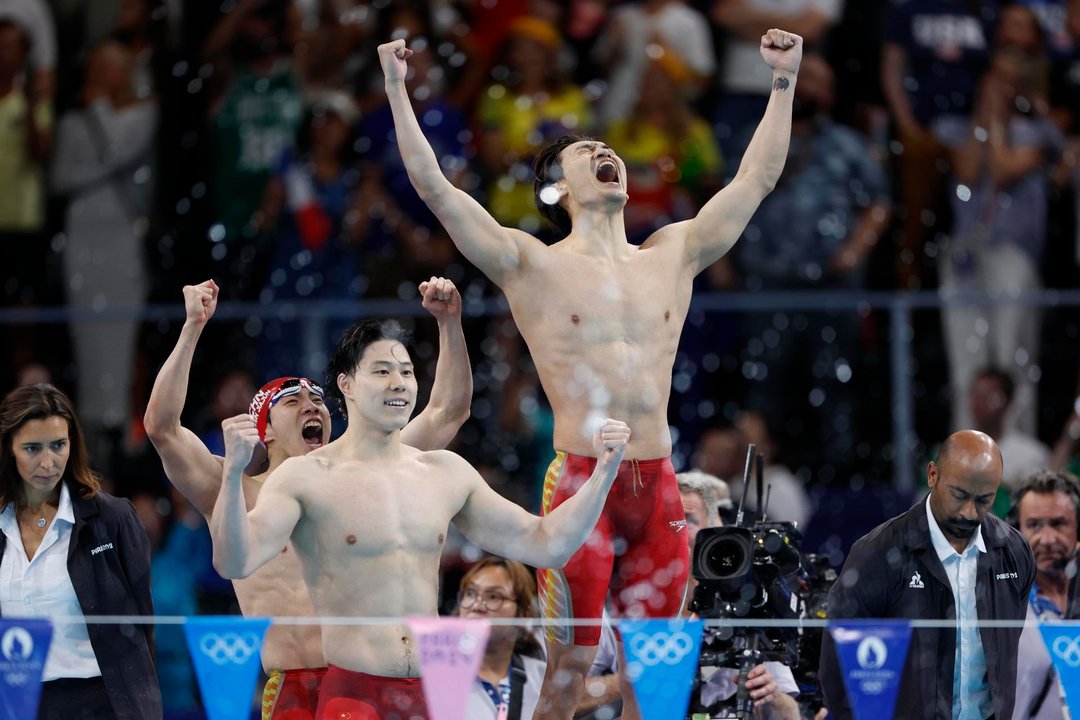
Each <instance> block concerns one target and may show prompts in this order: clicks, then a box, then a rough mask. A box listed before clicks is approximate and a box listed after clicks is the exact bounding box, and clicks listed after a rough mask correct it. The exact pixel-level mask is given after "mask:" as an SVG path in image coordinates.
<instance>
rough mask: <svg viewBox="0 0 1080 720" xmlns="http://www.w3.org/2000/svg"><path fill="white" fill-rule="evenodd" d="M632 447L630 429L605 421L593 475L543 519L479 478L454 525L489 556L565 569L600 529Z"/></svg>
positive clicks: (596, 441) (596, 438)
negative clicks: (598, 525)
mask: <svg viewBox="0 0 1080 720" xmlns="http://www.w3.org/2000/svg"><path fill="white" fill-rule="evenodd" d="M629 441H630V428H629V427H628V426H627V425H626V424H625V423H622V422H619V421H618V420H605V421H604V423H603V425H602V426H601V428H600V429H599V430H598V431H597V432H596V435H595V436H594V438H593V447H594V449H595V450H596V455H597V457H598V458H599V460H597V462H596V468H595V469H594V470H593V474H592V475H591V476H590V477H589V479H588V480H586V481H585V483H584V484H583V485H582V486H581V489H580V490H578V491H577V492H576V493H575V494H574V495H573V497H571V498H569V499H568V500H566V502H564V503H563V504H561V505H559V507H557V508H555V509H554V510H552V511H551V512H550V513H548V514H547V515H545V516H544V517H538V516H536V515H532V514H530V513H528V512H526V511H525V510H524V509H522V508H521V507H520V506H518V505H515V504H514V503H512V502H510V501H509V500H506V499H505V498H503V497H502V496H500V495H499V494H498V493H496V492H495V491H494V490H492V489H491V488H490V487H488V485H487V483H485V482H484V481H483V479H482V478H480V477H479V476H477V477H476V484H475V487H474V489H473V491H472V493H471V495H470V496H469V499H468V500H467V501H466V502H465V506H464V507H463V508H462V509H461V511H460V512H459V513H458V514H457V517H455V518H454V522H455V523H456V524H457V526H458V528H459V529H460V530H461V531H462V532H463V533H464V534H465V537H467V538H469V539H470V540H472V541H473V542H474V543H476V544H477V545H479V546H480V547H482V548H484V549H485V550H487V551H489V552H493V553H497V554H499V555H501V556H502V557H505V558H509V559H511V560H517V561H519V562H523V563H525V564H526V565H532V566H533V567H562V566H563V565H565V564H566V562H567V561H568V560H569V559H570V557H571V556H572V555H573V554H574V553H575V552H577V549H578V548H579V547H581V545H582V543H584V542H585V540H586V538H588V537H589V533H591V532H592V530H593V528H594V527H596V522H597V521H598V520H599V519H600V512H601V511H602V510H603V509H604V502H605V501H606V500H607V494H608V490H610V489H611V484H612V483H613V482H614V481H615V476H616V474H617V473H618V472H619V463H620V462H622V458H623V453H624V452H626V444H627V443H628V442H629Z"/></svg>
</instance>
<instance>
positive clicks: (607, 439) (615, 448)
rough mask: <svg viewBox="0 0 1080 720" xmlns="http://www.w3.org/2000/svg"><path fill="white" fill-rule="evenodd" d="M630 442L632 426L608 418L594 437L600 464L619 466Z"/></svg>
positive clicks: (594, 447)
mask: <svg viewBox="0 0 1080 720" xmlns="http://www.w3.org/2000/svg"><path fill="white" fill-rule="evenodd" d="M629 442H630V426H629V425H627V424H626V423H624V422H621V421H619V420H612V419H611V418H608V419H606V420H604V421H603V422H602V423H600V429H598V430H597V431H596V434H595V435H593V450H595V451H596V457H597V460H598V462H601V463H604V464H605V465H609V466H610V465H618V464H619V463H621V462H622V459H623V454H625V453H626V445H627V443H629Z"/></svg>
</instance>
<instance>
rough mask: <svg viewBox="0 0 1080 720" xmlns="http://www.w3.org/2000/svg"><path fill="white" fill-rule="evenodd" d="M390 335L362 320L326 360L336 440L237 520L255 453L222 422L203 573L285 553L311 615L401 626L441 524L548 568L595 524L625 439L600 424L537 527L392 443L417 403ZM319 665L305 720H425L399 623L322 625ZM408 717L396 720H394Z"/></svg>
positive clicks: (424, 606)
mask: <svg viewBox="0 0 1080 720" xmlns="http://www.w3.org/2000/svg"><path fill="white" fill-rule="evenodd" d="M404 341H405V335H404V333H403V332H402V330H401V327H400V326H399V325H398V324H397V323H395V322H392V321H381V322H379V321H365V322H360V323H356V324H355V325H353V326H352V327H351V328H350V329H349V330H347V331H346V333H345V336H344V337H343V338H342V340H341V342H340V343H338V346H337V349H336V350H335V351H334V355H333V357H332V358H331V360H330V363H329V367H328V370H327V378H328V384H329V382H330V380H334V381H336V382H335V386H334V387H332V388H331V392H332V393H333V394H334V395H335V397H336V399H337V400H338V401H339V402H340V403H341V404H342V405H344V407H345V411H346V416H347V417H348V422H349V425H348V428H347V429H346V430H345V433H344V434H343V435H342V436H341V437H340V438H339V439H337V440H335V441H333V442H331V443H330V444H328V445H327V446H326V447H323V448H320V449H318V450H315V451H313V452H311V453H308V454H307V455H305V456H303V457H296V458H291V459H289V460H287V461H285V462H284V463H282V465H281V466H280V467H279V468H278V469H277V470H276V471H275V472H274V473H273V474H272V475H271V476H270V477H269V479H267V481H266V483H265V485H264V486H263V490H262V492H261V493H260V494H259V497H258V500H257V501H256V502H255V506H254V507H253V508H251V510H250V511H248V505H247V503H246V502H245V497H244V494H243V487H242V475H241V472H242V469H243V467H244V466H245V465H246V464H247V462H248V460H249V458H250V455H251V449H252V448H253V447H254V445H255V444H256V442H257V439H258V438H257V434H256V429H255V427H254V425H253V424H252V422H251V420H250V419H248V418H243V417H241V418H231V419H229V420H226V421H225V422H224V423H222V428H223V429H224V431H225V446H226V455H225V478H224V481H223V483H222V486H221V493H220V495H219V496H218V502H217V506H216V507H215V512H214V515H213V517H212V518H211V520H210V531H211V535H212V537H213V539H214V565H215V567H216V568H217V569H218V571H219V572H220V573H221V574H222V575H224V576H225V577H232V578H242V577H246V576H248V575H250V574H251V573H252V572H254V571H255V570H257V569H258V568H259V567H261V566H262V565H263V564H264V563H266V562H268V561H270V560H272V559H274V558H275V557H277V555H278V554H279V553H280V552H281V550H280V549H281V548H282V547H283V546H284V545H285V544H286V543H287V542H289V541H290V539H291V541H292V546H293V547H294V548H295V549H296V554H297V555H298V556H299V558H300V565H301V568H302V570H303V572H304V579H305V580H306V581H307V586H308V590H309V591H310V593H311V599H312V601H313V603H314V606H315V611H316V612H317V613H318V614H319V615H320V616H323V617H343V616H353V617H375V618H400V617H402V616H408V615H432V616H433V615H436V614H437V612H438V602H437V601H438V592H437V584H438V570H439V558H440V556H441V554H442V550H443V545H444V543H445V540H446V532H447V527H448V525H449V523H450V522H451V521H453V522H454V523H455V524H456V525H457V526H458V528H459V529H460V530H461V531H462V532H463V533H464V535H465V536H466V537H467V538H469V539H470V540H472V541H473V542H474V543H476V544H477V545H479V546H480V547H482V548H484V549H486V550H489V551H492V552H497V553H498V554H500V555H502V556H504V557H507V558H510V559H513V560H518V561H520V562H524V563H527V564H530V565H533V566H536V567H558V566H560V565H562V564H563V563H565V562H566V561H567V560H568V559H569V558H570V556H571V555H572V554H573V553H574V551H576V550H577V549H578V547H579V546H580V545H581V543H582V542H584V541H585V538H586V537H587V536H588V535H589V532H590V530H591V529H592V527H593V526H594V525H595V524H596V520H597V518H599V517H600V511H601V509H602V508H603V506H604V501H605V499H606V497H607V493H608V490H609V489H610V488H611V484H612V482H614V480H615V474H616V472H617V470H618V467H619V463H620V462H621V460H622V456H623V452H624V451H625V449H626V443H627V441H628V440H629V438H630V429H629V428H628V427H627V426H626V425H625V424H624V423H621V422H618V421H615V420H604V421H602V422H600V423H598V429H597V430H596V431H595V433H594V440H593V442H594V446H593V452H594V453H595V454H596V455H597V456H598V457H599V458H600V459H599V461H598V462H597V464H596V468H595V470H594V471H593V473H592V475H591V477H590V478H589V479H588V480H587V481H586V482H585V484H584V485H583V486H582V488H581V490H580V491H579V492H578V493H577V494H576V495H575V496H574V497H573V498H570V499H569V500H567V501H566V502H565V503H563V504H562V505H560V506H559V508H558V509H556V510H554V511H552V512H551V513H549V514H548V515H546V516H545V517H537V516H535V515H531V514H529V513H528V512H526V511H525V510H524V509H522V508H521V507H519V506H517V505H515V504H514V503H511V502H510V501H508V500H506V499H505V498H503V497H501V496H500V495H499V494H498V493H496V492H495V491H494V490H492V489H491V488H490V487H489V486H488V484H487V483H486V482H485V481H484V479H483V478H482V477H481V476H480V474H479V473H477V472H476V470H474V469H473V468H472V466H470V465H469V464H468V463H467V462H466V461H465V460H463V459H462V458H461V457H460V456H458V455H456V454H454V453H452V452H449V451H446V450H436V451H423V450H417V449H415V448H412V447H409V446H407V445H404V444H403V443H402V442H401V428H403V427H405V424H406V422H408V419H409V416H410V415H411V414H412V411H413V406H414V403H415V401H416V379H415V377H414V376H413V365H412V362H411V360H410V359H409V353H408V351H407V350H406V348H405V345H404ZM322 636H323V652H324V653H325V656H326V660H327V662H328V663H329V665H330V668H329V670H328V671H327V674H326V677H325V679H324V680H323V686H322V691H321V693H320V699H319V710H318V713H317V714H316V717H317V718H330V717H333V718H338V717H340V716H341V715H342V714H347V713H354V714H353V715H352V717H367V716H366V715H364V714H363V713H364V712H368V713H372V712H373V713H375V715H374V717H385V715H384V712H387V711H389V710H391V709H393V710H396V712H397V714H398V715H399V716H401V717H416V716H420V717H426V714H425V712H424V707H425V705H424V702H423V697H422V694H421V689H420V681H419V678H418V677H417V675H418V674H419V666H418V663H417V656H416V651H415V649H414V648H413V645H412V641H411V640H410V632H409V631H408V629H407V628H406V627H405V626H404V625H403V624H400V623H397V622H395V623H392V624H378V625H336V624H330V623H325V624H324V625H323V633H322ZM406 710H407V711H406Z"/></svg>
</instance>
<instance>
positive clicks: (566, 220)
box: [533, 135, 590, 235]
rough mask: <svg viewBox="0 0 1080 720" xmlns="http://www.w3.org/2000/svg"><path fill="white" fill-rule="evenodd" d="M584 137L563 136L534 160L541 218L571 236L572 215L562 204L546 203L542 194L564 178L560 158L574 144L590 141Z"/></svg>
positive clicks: (534, 185)
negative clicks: (545, 189) (548, 187)
mask: <svg viewBox="0 0 1080 720" xmlns="http://www.w3.org/2000/svg"><path fill="white" fill-rule="evenodd" d="M589 139H590V138H587V137H585V136H583V135H563V136H562V137H561V138H559V139H558V140H556V141H555V142H553V143H551V144H550V145H548V146H547V147H546V148H544V149H543V150H541V151H540V152H538V153H537V154H536V158H535V159H534V160H533V198H534V200H535V201H536V209H537V210H539V211H540V215H541V217H543V218H544V219H545V220H547V221H548V222H550V223H551V224H552V225H554V226H555V227H556V228H558V229H559V230H560V231H561V232H562V233H563V234H564V235H569V234H570V228H571V226H572V225H571V222H570V213H568V212H566V208H564V207H563V206H562V204H561V203H558V202H554V203H546V202H544V201H543V200H542V199H541V197H540V193H541V192H542V191H543V189H544V188H546V187H547V186H549V185H551V184H552V183H556V182H558V181H559V180H562V178H563V172H562V165H560V164H559V156H560V155H562V151H563V150H565V149H566V148H568V147H570V146H571V145H573V144H574V143H577V142H582V141H584V140H589Z"/></svg>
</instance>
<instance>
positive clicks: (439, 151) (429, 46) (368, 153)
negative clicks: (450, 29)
mask: <svg viewBox="0 0 1080 720" xmlns="http://www.w3.org/2000/svg"><path fill="white" fill-rule="evenodd" d="M380 23H381V26H382V27H381V29H380V30H377V31H376V33H375V37H379V38H386V37H391V36H393V37H407V38H409V40H408V41H409V43H410V45H412V44H414V41H415V40H417V39H420V38H422V39H423V41H422V42H416V43H415V47H416V52H415V54H414V55H413V57H412V58H411V59H412V63H411V66H410V74H409V76H408V77H407V78H406V79H405V86H406V88H407V89H408V91H409V97H410V98H412V102H413V103H414V108H415V110H416V117H417V120H418V121H419V122H420V124H421V126H422V127H423V128H424V135H425V137H427V138H428V139H430V140H431V144H432V148H433V149H434V151H435V154H436V155H437V156H438V157H439V162H440V164H441V165H442V167H443V169H444V170H445V171H446V173H447V174H448V176H449V177H450V179H451V181H452V182H454V183H455V184H456V185H459V186H461V185H462V184H463V183H464V182H469V183H471V184H472V186H474V187H475V186H476V184H477V183H478V182H479V180H478V179H477V178H476V176H475V175H467V174H466V145H465V138H466V137H467V136H468V122H467V120H466V118H465V115H464V114H463V113H462V112H461V111H460V110H459V109H458V108H456V107H455V106H454V105H453V104H452V103H451V102H450V101H449V100H448V98H447V90H448V89H449V86H448V82H447V81H448V79H449V68H448V67H447V66H446V63H445V62H444V61H443V60H442V56H441V55H440V53H439V52H437V51H436V43H439V45H440V46H441V45H442V43H443V41H442V40H441V39H440V38H438V37H437V36H436V34H435V28H434V23H433V20H432V17H431V10H430V8H428V7H427V6H425V5H423V4H421V3H411V2H410V3H402V4H399V3H394V4H392V5H391V6H390V7H388V8H386V9H385V10H383V12H382V14H381V15H380ZM375 65H376V66H377V65H378V63H377V62H376V63H375ZM379 83H380V85H381V83H382V76H381V74H380V76H379ZM372 96H373V97H372V98H369V99H368V102H369V107H368V109H367V111H366V113H365V116H364V118H363V120H362V121H361V122H360V125H359V132H358V137H357V139H356V148H357V150H358V151H359V153H360V177H359V183H360V186H359V190H358V192H357V200H358V202H359V205H358V207H357V213H356V222H355V225H354V226H353V227H352V228H351V229H350V234H351V237H352V239H353V241H354V242H355V243H356V244H357V246H358V247H359V248H360V249H361V250H362V252H363V255H364V260H365V262H364V265H365V268H364V275H365V277H364V278H363V279H362V281H363V282H364V283H366V287H365V288H364V289H363V290H364V292H365V294H367V295H371V296H375V297H387V296H391V297H392V296H396V295H397V294H398V290H399V288H400V287H401V285H402V283H403V282H405V281H406V280H408V279H411V278H413V277H427V276H430V275H431V274H439V275H448V276H450V277H451V278H452V279H454V280H455V281H457V282H458V284H459V285H460V286H461V287H462V291H463V292H464V291H465V284H464V283H462V282H461V280H462V275H461V273H460V272H455V269H454V268H451V267H450V266H451V265H452V264H454V262H455V259H456V257H457V252H456V250H455V249H454V244H453V243H452V242H451V241H450V237H449V236H448V235H447V234H446V231H445V230H444V229H443V227H442V225H441V224H440V223H439V222H438V220H436V219H435V216H434V215H433V214H432V212H431V211H430V210H429V209H428V207H427V205H425V204H424V202H423V201H422V200H421V199H420V197H419V196H418V195H417V194H416V190H414V189H413V186H412V183H411V182H409V176H408V174H407V173H406V172H405V165H404V163H403V162H402V160H401V152H400V150H398V145H397V136H396V134H395V133H394V120H393V118H392V117H391V114H390V104H389V103H388V102H387V100H386V93H385V92H383V90H382V89H381V87H380V88H379V91H378V92H377V93H372ZM410 291H411V288H410Z"/></svg>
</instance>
